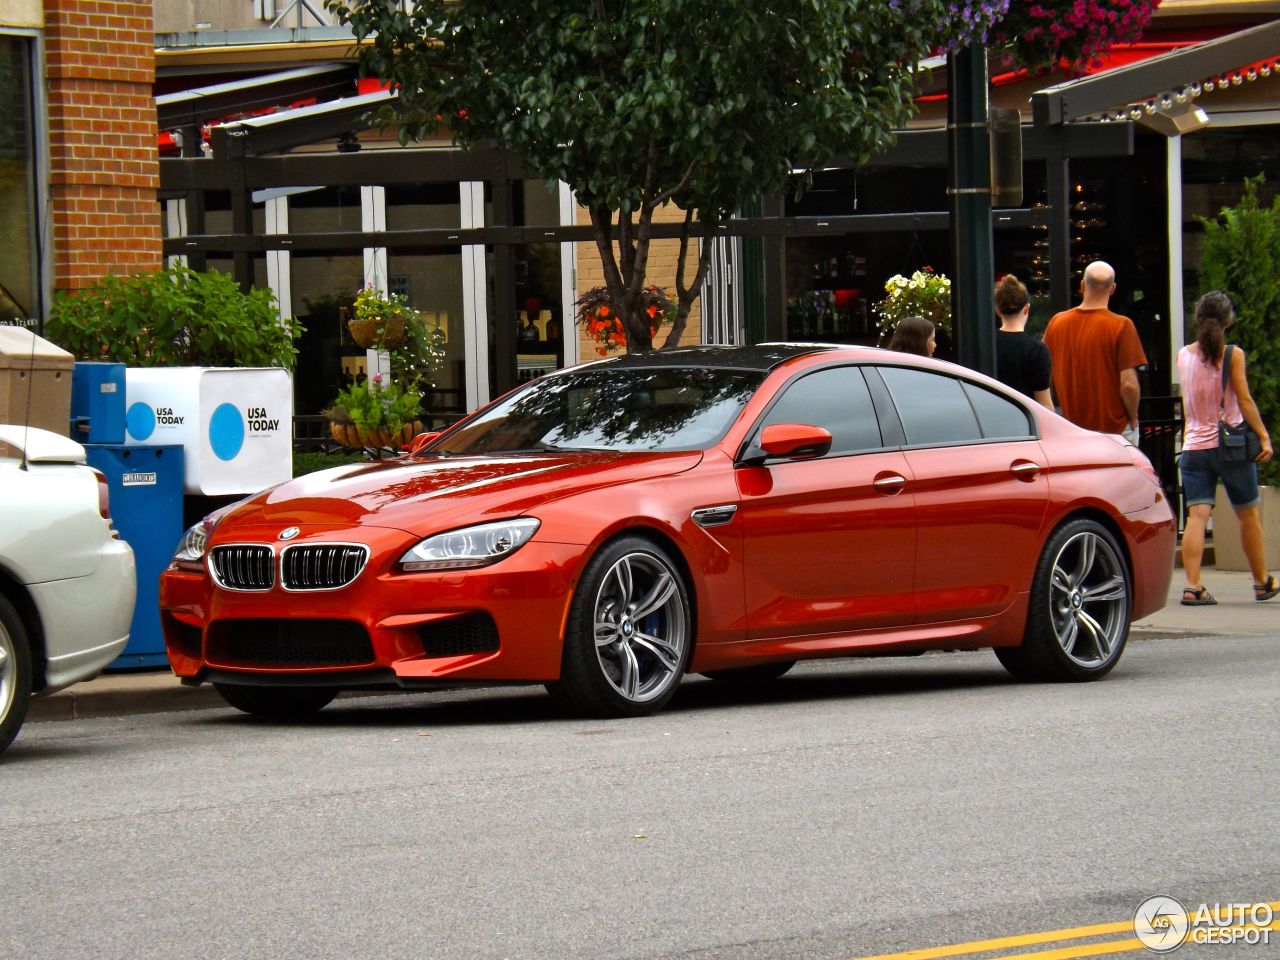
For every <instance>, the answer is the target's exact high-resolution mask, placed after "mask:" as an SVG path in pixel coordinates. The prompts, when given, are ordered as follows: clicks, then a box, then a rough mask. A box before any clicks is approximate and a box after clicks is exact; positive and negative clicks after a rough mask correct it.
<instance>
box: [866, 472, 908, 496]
mask: <svg viewBox="0 0 1280 960" xmlns="http://www.w3.org/2000/svg"><path fill="white" fill-rule="evenodd" d="M871 485H872V486H873V487H875V488H876V489H877V490H879V491H880V492H881V493H890V494H892V493H898V492H899V491H900V490H902V488H903V487H905V486H906V485H907V478H906V477H903V476H899V475H898V474H896V473H891V474H889V475H887V476H884V477H877V478H876V479H875V480H873V481H872V483H871Z"/></svg>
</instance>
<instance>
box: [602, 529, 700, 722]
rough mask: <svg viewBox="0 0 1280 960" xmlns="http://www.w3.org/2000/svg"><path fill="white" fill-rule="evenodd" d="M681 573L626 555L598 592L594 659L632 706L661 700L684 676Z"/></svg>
mask: <svg viewBox="0 0 1280 960" xmlns="http://www.w3.org/2000/svg"><path fill="white" fill-rule="evenodd" d="M676 577H677V574H676V572H675V571H674V570H672V569H671V568H670V567H669V566H667V564H665V563H664V562H663V561H662V560H661V559H659V558H658V557H656V556H654V555H653V554H649V553H628V554H627V555H626V556H624V557H622V558H621V559H620V560H618V561H617V562H616V563H615V564H614V565H613V566H612V567H610V568H609V572H608V573H606V574H605V575H604V577H603V578H602V579H601V581H600V589H599V590H598V591H596V601H595V613H594V616H593V618H592V619H593V622H594V624H595V644H596V658H597V659H598V660H599V661H600V669H601V671H602V673H603V674H604V677H605V679H606V680H608V681H609V685H610V686H612V687H613V689H614V690H616V691H617V692H618V693H619V694H621V695H622V696H623V697H625V698H626V699H628V700H630V701H631V702H632V703H645V702H647V701H649V700H653V699H655V698H657V697H660V696H662V695H663V694H664V693H665V692H666V691H667V690H668V689H669V688H670V687H671V685H672V684H673V683H675V682H677V681H678V680H679V678H680V672H681V670H682V669H683V666H684V656H685V650H686V648H687V646H688V643H689V631H688V625H687V623H686V619H685V612H684V602H683V599H682V597H681V595H680V587H679V583H678V582H677V579H676Z"/></svg>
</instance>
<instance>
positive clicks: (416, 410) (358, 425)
mask: <svg viewBox="0 0 1280 960" xmlns="http://www.w3.org/2000/svg"><path fill="white" fill-rule="evenodd" d="M421 413H422V395H421V394H420V393H418V392H417V391H412V390H406V389H405V388H404V387H400V386H397V385H396V384H394V383H384V382H383V378H382V374H375V375H374V376H373V377H372V378H370V379H368V380H364V381H361V382H359V383H353V384H351V385H349V386H347V387H344V388H343V389H342V390H341V391H340V392H339V393H338V396H337V397H336V398H335V399H334V401H333V403H332V404H331V405H330V406H329V407H328V408H327V409H326V410H325V411H324V414H325V416H327V417H328V418H329V430H330V432H331V433H332V434H333V438H334V439H335V440H337V441H338V442H339V443H341V444H342V445H343V446H345V447H351V448H360V447H364V448H373V449H377V448H381V447H393V448H394V447H399V446H400V445H401V444H405V443H408V442H409V441H410V440H412V439H413V437H414V435H415V434H417V433H419V432H420V431H421V430H422V421H421V420H420V419H419V416H420V414H421Z"/></svg>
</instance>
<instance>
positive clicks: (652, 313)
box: [648, 307, 658, 320]
mask: <svg viewBox="0 0 1280 960" xmlns="http://www.w3.org/2000/svg"><path fill="white" fill-rule="evenodd" d="M648 313H649V319H650V320H652V319H653V318H654V317H656V316H657V315H658V308H657V307H650V308H649V310H648Z"/></svg>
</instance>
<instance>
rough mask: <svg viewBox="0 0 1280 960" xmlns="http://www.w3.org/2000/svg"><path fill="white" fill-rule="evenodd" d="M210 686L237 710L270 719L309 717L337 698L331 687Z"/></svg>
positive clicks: (216, 684)
mask: <svg viewBox="0 0 1280 960" xmlns="http://www.w3.org/2000/svg"><path fill="white" fill-rule="evenodd" d="M213 687H214V689H215V690H217V691H218V693H220V694H221V695H222V699H223V700H225V701H227V703H229V704H231V706H233V707H235V708H236V709H237V710H243V711H244V712H245V713H251V714H253V715H254V716H255V717H265V718H268V719H271V720H298V719H301V718H302V717H306V716H310V715H311V714H313V713H315V712H316V711H318V710H321V709H323V708H324V707H325V706H327V705H328V704H329V702H330V701H331V700H333V698H334V697H336V696H337V695H338V691H337V690H335V689H333V688H332V687H250V686H244V685H241V684H238V683H215V684H214V685H213Z"/></svg>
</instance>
